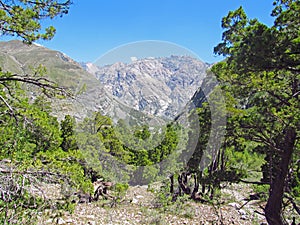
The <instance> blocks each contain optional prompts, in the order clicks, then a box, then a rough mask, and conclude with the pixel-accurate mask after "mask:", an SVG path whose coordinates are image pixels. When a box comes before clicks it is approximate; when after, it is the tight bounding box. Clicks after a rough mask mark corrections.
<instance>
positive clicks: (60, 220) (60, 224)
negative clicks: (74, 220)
mask: <svg viewBox="0 0 300 225" xmlns="http://www.w3.org/2000/svg"><path fill="white" fill-rule="evenodd" d="M57 224H58V225H62V224H66V221H64V220H63V219H62V218H59V219H58V221H57Z"/></svg>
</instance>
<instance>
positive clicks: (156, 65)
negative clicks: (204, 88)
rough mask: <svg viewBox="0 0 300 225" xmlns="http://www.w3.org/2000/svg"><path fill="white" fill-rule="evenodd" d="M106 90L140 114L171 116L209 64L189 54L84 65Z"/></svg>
mask: <svg viewBox="0 0 300 225" xmlns="http://www.w3.org/2000/svg"><path fill="white" fill-rule="evenodd" d="M85 68H86V70H87V71H89V72H90V73H92V74H94V75H95V76H96V77H97V79H98V80H99V81H100V83H101V84H102V85H103V86H104V87H105V89H106V90H107V91H108V92H109V93H110V94H112V95H113V96H115V97H116V98H117V99H119V100H120V101H121V102H122V103H124V104H126V105H128V106H131V107H133V108H134V109H136V110H138V111H141V112H143V113H147V114H151V115H154V116H159V117H165V118H168V119H173V118H174V117H175V116H176V115H177V114H178V113H180V112H181V110H182V109H183V108H184V107H185V105H186V104H187V102H188V101H189V100H190V99H191V98H192V96H193V95H194V93H195V92H196V91H197V89H198V88H199V87H200V86H201V83H202V80H203V78H204V76H205V75H206V70H207V68H208V65H207V64H205V63H203V62H201V61H199V60H197V59H195V58H191V57H188V56H171V57H164V58H146V59H140V60H137V61H134V62H132V63H130V64H124V63H115V64H113V65H109V66H104V67H100V68H97V69H96V68H95V66H94V65H92V64H86V66H85Z"/></svg>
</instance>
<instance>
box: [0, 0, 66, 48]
mask: <svg viewBox="0 0 300 225" xmlns="http://www.w3.org/2000/svg"><path fill="white" fill-rule="evenodd" d="M0 3H1V6H0V19H1V21H2V26H1V32H2V34H4V35H12V36H14V35H16V36H18V37H21V38H22V39H23V40H24V41H25V42H27V43H32V42H33V41H35V40H37V39H45V40H49V39H51V38H53V36H54V34H55V28H54V27H53V26H49V27H46V28H45V29H44V30H42V24H41V20H43V19H46V18H49V19H53V18H55V17H57V16H62V15H64V14H67V13H68V9H69V6H70V4H71V1H69V0H68V1H53V0H50V1H48V0H47V1H46V0H37V1H29V0H17V1H0Z"/></svg>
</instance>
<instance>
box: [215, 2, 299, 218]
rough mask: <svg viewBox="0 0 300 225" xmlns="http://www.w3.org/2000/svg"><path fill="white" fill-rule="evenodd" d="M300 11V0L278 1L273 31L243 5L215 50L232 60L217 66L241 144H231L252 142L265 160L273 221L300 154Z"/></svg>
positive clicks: (225, 25) (231, 15) (269, 212)
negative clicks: (295, 159)
mask: <svg viewBox="0 0 300 225" xmlns="http://www.w3.org/2000/svg"><path fill="white" fill-rule="evenodd" d="M299 8H300V2H299V1H298V0H291V1H280V0H278V1H275V3H274V10H273V12H272V16H274V17H275V22H274V25H273V26H271V27H268V26H266V25H264V24H262V23H260V22H259V21H258V20H257V19H251V20H250V19H248V18H247V16H246V14H245V12H244V10H243V9H242V8H241V7H240V8H239V9H237V10H236V11H233V12H229V13H228V15H227V17H224V19H223V20H222V27H223V28H224V29H225V31H224V32H223V38H222V39H223V41H222V43H220V44H219V45H218V46H217V47H215V49H214V51H215V53H217V54H223V55H225V56H227V57H228V58H227V59H226V60H225V61H223V62H221V63H218V64H216V65H215V66H213V68H212V71H213V72H214V73H215V74H216V76H217V78H218V80H219V81H220V82H221V85H222V88H223V90H224V91H226V96H228V97H229V99H230V101H228V105H227V109H228V111H229V113H230V117H231V118H232V121H231V122H232V126H233V127H232V128H234V130H232V131H231V133H232V134H233V135H234V137H235V138H237V140H232V138H230V137H229V138H228V140H229V141H230V142H231V146H234V144H235V143H238V146H240V147H242V148H245V147H247V146H249V144H250V145H252V146H251V148H252V150H253V151H257V152H259V153H263V154H265V156H266V157H265V160H266V163H265V165H263V168H262V170H263V171H262V172H263V176H264V177H263V180H264V181H268V182H270V196H269V198H268V203H267V206H266V209H265V212H266V217H267V220H268V222H269V223H273V222H274V220H276V222H278V221H281V220H282V219H281V217H280V214H281V206H282V200H283V196H284V190H287V189H288V187H287V186H286V182H285V179H286V178H287V177H288V176H290V175H291V176H294V175H295V174H290V175H289V171H291V170H290V169H289V168H290V167H291V166H292V165H293V164H292V162H293V154H298V153H297V152H299V146H298V144H297V143H298V142H299V121H300V117H299V115H300V111H299V110H300V101H299V96H300V90H299V87H300V85H299V83H300V81H299V78H300V77H299V72H300V54H299V47H300V45H299V44H300V42H299V34H300V33H299V13H298V12H299ZM234 99H235V100H234ZM230 142H229V143H230ZM229 143H228V144H229ZM253 147H254V148H253ZM289 188H291V187H289ZM279 223H280V224H281V223H282V222H279Z"/></svg>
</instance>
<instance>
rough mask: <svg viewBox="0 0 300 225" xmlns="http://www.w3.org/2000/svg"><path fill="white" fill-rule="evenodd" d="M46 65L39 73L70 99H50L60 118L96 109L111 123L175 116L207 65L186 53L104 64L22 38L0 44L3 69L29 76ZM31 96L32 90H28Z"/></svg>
mask: <svg viewBox="0 0 300 225" xmlns="http://www.w3.org/2000/svg"><path fill="white" fill-rule="evenodd" d="M39 65H43V66H45V68H46V69H47V72H46V74H45V75H44V76H46V77H47V78H48V79H50V80H53V81H54V82H56V83H58V84H59V85H61V86H64V87H67V88H70V89H71V90H72V91H73V92H74V93H76V94H75V98H66V99H60V100H56V99H55V100H52V101H53V106H54V107H53V108H54V114H55V115H57V116H58V118H59V119H61V117H62V116H63V115H65V114H70V115H72V116H74V117H75V118H76V119H78V120H82V119H83V118H84V117H86V116H89V115H90V114H91V113H92V112H95V111H100V112H101V113H102V114H104V115H108V116H110V117H111V118H113V119H114V120H115V121H116V120H118V119H124V120H127V121H144V122H148V123H149V121H151V122H152V123H157V122H160V121H166V120H171V119H174V118H175V117H176V116H177V115H178V114H180V113H181V111H182V110H183V109H184V108H185V106H186V105H187V103H188V102H189V101H191V98H192V97H193V96H194V94H195V92H197V90H198V89H199V87H200V86H201V83H202V80H203V78H204V77H205V75H206V70H207V69H208V67H209V65H208V64H206V63H203V62H201V61H200V60H198V59H195V58H192V57H189V56H170V57H161V58H146V59H139V60H136V61H134V62H132V63H128V64H125V63H122V62H117V63H115V64H112V65H107V66H104V67H97V66H96V65H94V64H92V63H78V62H76V61H74V60H73V59H71V58H70V57H68V56H67V55H65V54H63V53H61V52H59V51H54V50H51V49H47V48H45V47H43V46H40V45H36V44H32V45H26V44H23V43H22V42H21V41H9V42H0V67H1V68H2V71H10V72H13V73H19V74H31V73H32V70H33V67H37V66H39ZM31 94H33V93H31Z"/></svg>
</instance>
